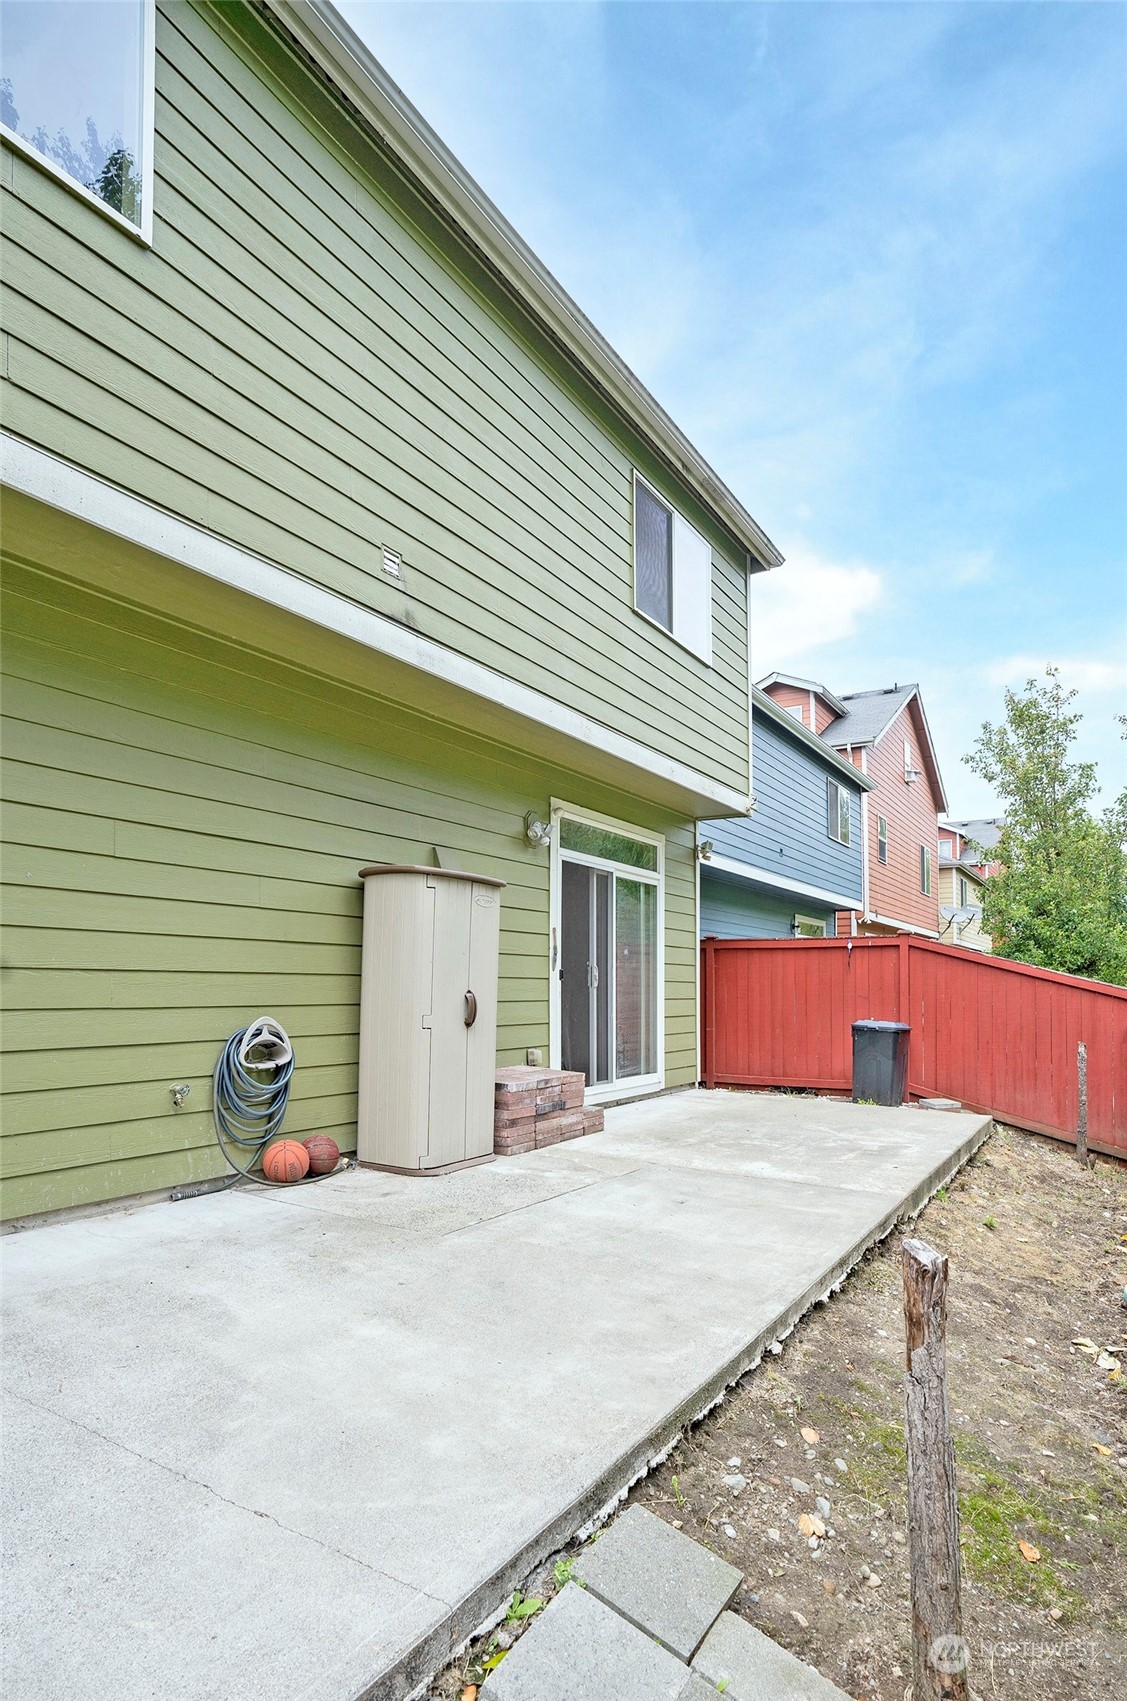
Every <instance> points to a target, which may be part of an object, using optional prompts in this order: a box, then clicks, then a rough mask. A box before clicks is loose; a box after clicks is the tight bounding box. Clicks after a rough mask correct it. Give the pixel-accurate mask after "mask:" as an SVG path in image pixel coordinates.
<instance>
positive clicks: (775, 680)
mask: <svg viewBox="0 0 1127 1701" xmlns="http://www.w3.org/2000/svg"><path fill="white" fill-rule="evenodd" d="M775 684H778V685H790V686H792V687H793V689H794V690H796V691H813V693H814V695H815V697H820V698H821V699H822V701H823V703H828V704H829V705H830V708H831V709H835V710H836V711H837V713H838V714H839V715H844V714H845V713H846V705H845V704H844V703H843V702H842V700H841V698H840V697H835V696H834V694H833V692H832V691H830V690H829V689H828V688H827V687H826V686H825V685H820V684H819V683H818V681H817V680H816V679H802V678H800V677H799V675H798V674H796V673H769V674H768V675H767V677H766V678H765V679H761V680H760V681H759V685H760V688H761V689H762V690H766V688H767V686H768V685H775Z"/></svg>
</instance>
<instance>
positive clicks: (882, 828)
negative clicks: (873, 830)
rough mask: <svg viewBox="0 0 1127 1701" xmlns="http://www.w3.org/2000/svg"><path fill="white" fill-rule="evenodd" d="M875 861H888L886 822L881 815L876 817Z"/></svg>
mask: <svg viewBox="0 0 1127 1701" xmlns="http://www.w3.org/2000/svg"><path fill="white" fill-rule="evenodd" d="M877 861H878V862H887V861H888V822H887V820H886V819H885V817H884V816H883V815H878V816H877Z"/></svg>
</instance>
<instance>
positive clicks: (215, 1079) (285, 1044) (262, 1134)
mask: <svg viewBox="0 0 1127 1701" xmlns="http://www.w3.org/2000/svg"><path fill="white" fill-rule="evenodd" d="M295 1062H296V1059H295V1057H294V1054H293V1047H292V1046H291V1045H290V1042H289V1036H288V1035H287V1033H286V1031H285V1029H284V1028H283V1027H281V1026H280V1025H279V1024H278V1023H277V1022H274V1021H272V1020H271V1019H270V1017H268V1016H266V1017H263V1016H260V1017H259V1018H258V1019H257V1021H254V1022H252V1023H251V1024H250V1026H249V1027H246V1028H240V1029H239V1032H238V1033H237V1034H232V1035H231V1038H230V1039H229V1040H228V1041H227V1044H226V1045H225V1046H224V1047H223V1050H222V1051H221V1052H220V1053H219V1058H218V1061H217V1062H216V1065H215V1073H214V1075H213V1076H212V1081H211V1116H212V1121H213V1122H214V1123H215V1138H216V1140H217V1141H218V1142H219V1150H220V1151H221V1152H222V1153H223V1156H224V1157H225V1158H226V1160H227V1162H228V1163H229V1164H230V1166H231V1168H232V1169H233V1170H234V1171H235V1174H234V1175H233V1176H232V1177H231V1180H232V1181H235V1180H237V1178H238V1176H240V1175H243V1176H245V1175H249V1174H250V1172H251V1170H252V1169H253V1168H254V1166H255V1164H256V1163H258V1161H259V1160H260V1158H261V1157H262V1154H263V1152H264V1151H265V1150H266V1147H267V1146H268V1145H269V1144H270V1142H271V1140H273V1139H275V1138H276V1137H277V1135H278V1134H279V1133H280V1132H281V1127H282V1123H283V1121H284V1119H285V1115H286V1106H287V1105H288V1104H289V1101H290V1082H291V1081H292V1079H293V1072H294V1063H295ZM240 1152H245V1153H246V1154H247V1161H246V1163H245V1164H242V1163H239V1161H238V1155H239V1153H240ZM255 1179H256V1180H263V1181H265V1179H266V1177H265V1176H262V1177H257V1176H256V1177H255ZM284 1185H289V1186H292V1185H293V1184H292V1182H291V1183H286V1184H284Z"/></svg>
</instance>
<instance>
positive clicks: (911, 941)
mask: <svg viewBox="0 0 1127 1701" xmlns="http://www.w3.org/2000/svg"><path fill="white" fill-rule="evenodd" d="M702 959H703V960H702V973H701V987H702V995H703V1006H704V1008H703V1017H704V1021H703V1031H704V1046H703V1054H702V1066H703V1068H702V1072H703V1075H704V1080H705V1084H706V1085H707V1086H710V1087H711V1086H739V1087H815V1088H819V1089H821V1090H822V1091H824V1092H848V1091H849V1089H850V1085H851V1079H852V1033H851V1024H852V1023H853V1022H855V1021H858V1020H861V1019H864V1018H876V1019H878V1020H882V1021H892V1022H908V1023H909V1024H910V1025H911V1029H912V1035H911V1040H910V1042H909V1050H908V1091H909V1093H910V1094H912V1095H913V1096H914V1097H917V1098H952V1099H959V1100H960V1101H961V1102H962V1103H963V1104H964V1105H966V1106H967V1108H968V1109H972V1110H978V1111H983V1112H986V1113H988V1114H990V1115H992V1116H996V1117H998V1119H999V1120H1000V1121H1003V1122H1012V1123H1015V1124H1017V1126H1018V1127H1021V1128H1031V1129H1033V1130H1034V1132H1036V1133H1038V1134H1055V1135H1058V1136H1061V1137H1063V1138H1065V1139H1072V1140H1074V1139H1075V1138H1076V1121H1077V1110H1078V1102H1077V1101H1078V1086H1077V1069H1076V1047H1077V1043H1078V1042H1079V1041H1080V1040H1083V1041H1084V1043H1085V1044H1086V1045H1087V1048H1088V1143H1089V1145H1090V1146H1092V1147H1093V1148H1095V1149H1096V1150H1100V1151H1104V1152H1113V1153H1116V1154H1117V1155H1120V1156H1124V1157H1127V988H1122V987H1117V986H1105V985H1103V984H1102V983H1101V982H1099V981H1093V980H1080V979H1078V978H1077V977H1076V976H1074V975H1061V974H1054V973H1052V972H1050V971H1049V970H1048V969H1034V968H1030V967H1028V966H1027V965H1026V964H1024V963H1010V962H1006V961H1004V960H1003V959H1002V958H1000V957H986V956H983V955H982V954H981V953H979V952H976V951H966V950H962V949H960V948H959V947H958V946H952V945H938V944H935V943H934V942H933V941H932V940H929V939H917V938H915V937H912V936H909V935H907V934H904V935H901V936H899V937H897V938H885V939H706V940H705V941H704V943H703V946H702Z"/></svg>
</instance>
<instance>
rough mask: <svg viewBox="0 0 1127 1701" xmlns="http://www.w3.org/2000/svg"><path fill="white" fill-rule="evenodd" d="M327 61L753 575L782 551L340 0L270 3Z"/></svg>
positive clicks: (349, 95) (391, 147)
mask: <svg viewBox="0 0 1127 1701" xmlns="http://www.w3.org/2000/svg"><path fill="white" fill-rule="evenodd" d="M261 4H263V5H265V6H267V7H269V9H270V10H271V11H272V12H274V13H275V14H276V16H277V17H278V19H279V20H280V22H281V23H282V25H283V26H284V28H285V29H286V30H288V31H289V33H290V35H292V36H293V38H294V39H295V40H296V41H297V42H298V44H299V45H300V46H301V47H302V48H303V49H304V50H305V52H306V53H307V54H308V55H309V57H310V58H311V59H312V60H313V61H314V62H315V63H316V64H317V65H319V66H320V68H321V70H322V71H323V73H324V74H325V75H326V76H327V77H328V78H329V80H330V81H331V82H332V83H333V84H334V85H335V86H336V88H337V89H338V90H339V92H340V93H341V94H342V95H343V96H344V98H345V99H346V100H347V101H348V103H349V104H350V105H351V106H352V107H353V108H354V109H355V110H356V111H357V112H358V113H359V114H360V116H361V117H362V118H363V119H364V120H365V121H366V122H367V123H368V124H369V125H371V127H372V128H373V129H374V130H375V132H376V134H377V135H378V136H379V138H380V140H381V142H382V143H383V145H384V147H386V148H387V149H388V151H389V152H390V153H391V154H392V155H393V156H394V157H395V158H396V159H397V161H398V162H399V163H400V165H401V166H402V167H403V169H404V170H406V171H407V172H408V173H409V174H410V175H411V177H412V178H413V179H414V180H415V181H416V182H417V183H418V184H419V185H420V186H421V187H422V189H423V191H424V193H425V194H426V195H427V197H428V199H429V200H430V201H431V202H432V203H433V204H434V205H435V206H437V207H438V208H439V209H440V211H441V212H442V213H443V214H444V215H445V217H446V218H447V220H449V221H452V222H453V223H454V224H455V225H456V227H457V228H458V230H459V231H460V232H461V233H462V235H463V237H464V238H466V239H468V240H469V241H470V242H471V243H472V245H473V246H474V248H475V249H476V250H477V251H478V253H479V255H480V256H481V258H482V259H483V260H484V261H485V263H486V265H487V266H488V267H489V268H490V270H491V271H492V272H494V273H495V274H496V275H498V276H499V277H500V278H501V279H502V280H503V281H504V282H505V283H506V284H507V285H508V287H509V288H510V289H512V290H513V291H514V292H515V293H516V294H517V295H518V296H519V297H520V299H521V300H522V302H523V303H524V305H525V306H526V307H527V308H528V309H529V310H530V311H531V312H532V313H533V314H534V315H535V317H536V318H537V319H538V320H539V321H540V323H541V324H542V325H543V326H544V328H545V329H546V331H547V332H548V334H549V335H550V336H551V337H552V339H553V341H554V342H556V343H557V344H558V345H559V346H560V347H562V348H563V349H564V351H565V352H566V353H567V354H568V355H569V356H570V358H571V359H572V360H573V361H574V362H575V363H577V364H578V366H579V367H580V368H581V370H582V371H583V372H584V373H585V374H586V376H587V377H588V378H589V379H590V380H591V381H592V382H594V383H595V384H596V385H597V387H598V388H599V389H600V391H601V392H602V393H603V394H604V395H605V396H606V397H607V399H608V400H609V401H610V402H611V404H612V405H613V406H614V407H615V409H616V410H617V411H618V412H619V413H620V414H621V415H622V416H623V417H624V418H625V419H626V420H628V421H629V423H630V424H631V425H632V426H633V427H634V428H635V430H637V431H639V432H640V433H641V434H642V435H643V436H644V437H645V438H646V439H647V441H648V442H649V443H650V444H651V445H652V447H653V448H654V449H655V450H656V451H657V453H658V454H659V455H660V456H661V458H662V460H664V461H665V462H666V463H668V465H669V466H670V468H671V469H672V471H673V472H674V473H675V474H676V476H677V477H678V478H680V479H681V480H682V481H683V482H684V483H685V484H686V485H687V486H688V487H689V488H690V489H691V490H692V491H693V493H694V494H695V495H696V496H697V498H698V499H699V500H700V501H701V502H702V503H703V504H704V506H705V507H706V508H708V509H710V510H711V511H712V512H713V513H714V514H715V515H716V516H717V518H718V519H719V520H720V521H721V523H722V524H723V525H724V526H725V528H726V529H727V530H728V531H729V532H730V533H731V534H732V536H733V537H734V538H735V539H736V540H737V541H738V542H739V543H740V544H741V545H742V547H743V548H744V549H745V550H746V551H747V557H748V562H747V564H748V568H749V571H751V572H763V571H766V570H768V569H770V568H772V567H778V566H781V565H782V561H783V556H782V553H781V551H780V550H779V549H778V548H777V547H776V545H775V544H773V543H772V542H771V539H770V538H769V537H768V536H767V534H766V532H764V531H763V529H762V528H761V527H760V526H759V525H758V524H757V523H756V521H755V520H754V519H753V518H752V516H751V515H750V514H749V513H748V511H747V509H746V508H745V507H744V506H743V504H742V503H741V502H740V501H739V499H738V498H737V497H736V496H734V495H733V493H732V492H731V491H730V490H729V489H728V487H727V486H726V485H725V484H724V482H723V481H722V480H721V479H720V478H719V477H718V476H717V474H716V473H715V472H713V470H712V468H711V467H710V466H709V465H708V463H707V461H706V460H705V459H704V457H703V456H702V455H701V454H700V453H699V451H698V450H697V449H695V448H694V447H693V445H692V444H691V443H690V442H689V440H688V438H687V437H686V436H685V435H684V434H683V432H682V431H681V430H680V429H679V427H678V426H677V425H675V424H674V422H673V420H672V419H670V417H669V415H668V414H667V413H666V412H665V410H664V408H663V407H662V406H661V404H660V403H659V402H658V401H656V400H655V398H654V397H653V396H651V395H650V393H649V391H648V390H647V389H646V387H645V385H644V384H642V383H641V381H640V380H639V379H638V378H636V377H635V375H634V373H633V372H631V370H630V368H629V367H628V366H627V365H626V363H625V361H623V360H622V359H621V357H620V356H619V355H618V354H616V353H615V351H614V349H613V348H612V347H611V346H610V344H609V343H608V342H607V340H606V338H605V337H603V336H602V335H601V334H600V332H599V331H597V330H596V328H595V326H594V325H593V324H592V323H591V321H590V320H589V319H588V318H587V317H586V315H585V314H584V313H583V312H582V311H581V309H580V308H579V307H578V306H577V305H576V303H575V302H574V301H572V299H571V297H570V296H569V295H568V294H567V292H566V291H565V290H564V289H563V287H562V286H561V285H560V284H559V283H557V282H556V280H555V278H553V277H552V275H551V273H550V272H549V271H548V270H547V268H546V267H545V266H544V265H542V264H541V262H540V261H539V260H538V259H537V258H536V255H535V254H534V253H533V252H532V250H531V249H530V248H529V247H528V245H527V244H526V243H525V242H524V241H523V240H522V238H521V237H520V236H519V235H518V234H517V232H516V231H515V230H514V229H513V227H512V225H511V224H509V222H508V220H507V219H506V218H505V217H504V215H503V214H502V213H501V212H500V211H499V209H498V208H497V207H495V206H494V205H493V203H492V201H491V200H490V199H489V197H488V196H487V195H486V194H485V192H484V190H482V189H481V188H480V187H479V186H478V184H476V183H475V182H474V180H473V178H472V177H471V176H470V175H469V173H468V172H467V171H466V170H465V169H464V167H463V166H462V165H460V164H459V162H458V160H457V159H455V157H454V155H453V154H452V153H451V152H450V150H449V149H448V148H447V147H446V145H445V143H444V142H442V140H441V139H440V138H439V137H438V136H437V135H436V134H435V132H434V131H433V130H432V129H431V127H430V125H429V124H428V123H427V122H426V120H425V118H423V116H422V114H421V113H419V112H418V111H417V110H416V109H415V107H414V106H412V104H411V102H410V101H409V100H408V99H407V97H406V95H405V94H404V93H403V91H402V90H401V89H400V88H398V87H397V86H396V84H395V83H393V82H392V80H391V78H390V77H389V76H388V75H387V72H386V71H385V70H384V69H383V66H382V65H380V63H379V61H378V60H377V59H376V58H375V57H374V55H373V54H372V53H371V52H370V51H369V50H368V48H367V47H366V46H365V45H364V43H363V42H362V41H361V40H360V38H359V36H357V35H356V33H355V32H354V31H353V30H352V29H351V28H350V27H349V25H348V24H347V23H346V22H345V20H344V19H343V18H342V17H341V15H340V13H339V12H338V11H337V9H336V7H335V6H333V5H331V4H330V0H261Z"/></svg>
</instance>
